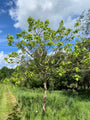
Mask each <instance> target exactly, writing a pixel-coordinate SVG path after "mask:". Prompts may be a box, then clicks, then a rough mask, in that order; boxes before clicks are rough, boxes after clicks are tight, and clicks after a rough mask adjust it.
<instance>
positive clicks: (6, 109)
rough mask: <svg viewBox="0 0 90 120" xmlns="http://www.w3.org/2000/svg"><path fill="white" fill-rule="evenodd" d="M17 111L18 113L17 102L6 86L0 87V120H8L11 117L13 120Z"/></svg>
mask: <svg viewBox="0 0 90 120" xmlns="http://www.w3.org/2000/svg"><path fill="white" fill-rule="evenodd" d="M17 110H18V111H19V107H18V106H17V101H16V99H15V97H14V96H13V95H12V93H11V92H10V90H9V88H8V86H5V85H0V120H9V119H11V117H12V120H14V117H16V116H15V112H17ZM13 116H14V117H13Z"/></svg>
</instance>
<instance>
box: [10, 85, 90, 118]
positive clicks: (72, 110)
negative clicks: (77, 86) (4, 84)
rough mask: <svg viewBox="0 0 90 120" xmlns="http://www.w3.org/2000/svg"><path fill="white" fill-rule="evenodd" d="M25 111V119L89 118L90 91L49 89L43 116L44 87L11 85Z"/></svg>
mask: <svg viewBox="0 0 90 120" xmlns="http://www.w3.org/2000/svg"><path fill="white" fill-rule="evenodd" d="M10 90H11V91H12V93H13V94H14V95H15V96H16V98H17V101H18V103H19V105H20V107H21V110H22V111H23V116H22V118H21V119H24V120H48V119H51V120H72V119H73V120H89V119H90V93H78V92H75V91H73V92H71V91H52V93H50V92H49V91H47V107H46V114H45V116H42V102H43V89H35V90H32V89H20V88H12V87H10Z"/></svg>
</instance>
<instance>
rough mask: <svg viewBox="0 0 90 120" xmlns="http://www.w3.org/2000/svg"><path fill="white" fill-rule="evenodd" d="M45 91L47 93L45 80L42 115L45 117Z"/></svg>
mask: <svg viewBox="0 0 90 120" xmlns="http://www.w3.org/2000/svg"><path fill="white" fill-rule="evenodd" d="M46 91H47V80H46V78H45V79H44V96H43V115H45V112H46V98H47V95H46Z"/></svg>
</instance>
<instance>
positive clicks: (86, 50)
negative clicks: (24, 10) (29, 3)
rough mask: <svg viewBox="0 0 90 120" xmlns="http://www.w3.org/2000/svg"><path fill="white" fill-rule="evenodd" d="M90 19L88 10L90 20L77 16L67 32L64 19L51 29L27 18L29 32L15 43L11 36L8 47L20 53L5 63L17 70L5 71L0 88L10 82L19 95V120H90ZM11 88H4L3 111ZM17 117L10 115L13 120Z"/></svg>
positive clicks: (43, 23) (21, 33) (8, 58)
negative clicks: (11, 64) (7, 92)
mask: <svg viewBox="0 0 90 120" xmlns="http://www.w3.org/2000/svg"><path fill="white" fill-rule="evenodd" d="M89 18H90V10H88V14H87V17H85V16H84V13H83V14H82V15H81V16H80V17H79V19H78V20H77V22H76V23H75V26H74V29H71V28H65V26H64V22H63V20H62V21H61V22H60V23H59V28H58V29H57V30H53V29H52V28H50V27H49V21H48V20H46V21H45V22H43V21H41V20H35V19H33V18H32V17H29V18H28V20H27V22H28V30H27V31H22V32H19V33H17V34H16V39H17V41H16V39H14V37H13V36H12V35H7V39H8V45H9V46H13V47H14V46H15V47H17V48H18V49H19V50H20V51H19V52H12V53H11V54H9V55H8V57H7V58H5V60H6V61H7V62H8V63H17V64H18V65H17V67H16V68H15V69H9V68H7V67H3V68H2V69H1V70H0V83H3V82H4V83H8V84H9V85H8V86H9V89H10V91H12V93H13V94H14V95H15V96H16V99H17V101H18V105H19V109H20V110H19V112H20V115H21V114H22V113H23V114H22V117H21V116H18V115H17V119H22V120H24V119H25V120H29V119H32V120H44V119H45V120H47V119H51V120H54V119H55V120H71V119H73V120H89V119H90V94H89V92H90V78H89V74H90V37H89V33H90V31H89V25H90V22H89ZM83 26H84V28H83ZM10 85H14V87H15V89H14V88H12V87H10ZM16 86H17V87H16ZM7 88H8V87H6V88H5V87H4V90H3V88H2V89H1V95H0V96H1V97H0V100H1V103H2V104H1V106H2V105H3V102H4V101H6V97H5V94H6V92H5V91H6V90H7ZM9 89H8V90H9ZM56 90H57V91H56ZM59 90H61V91H59ZM43 93H44V95H43ZM52 93H53V94H52ZM5 107H6V105H5ZM5 107H4V108H5ZM1 108H2V107H1ZM16 108H17V109H18V107H15V109H16ZM17 109H16V111H17ZM19 112H15V113H12V114H13V119H14V117H15V114H16V113H19ZM12 114H10V117H12ZM86 116H87V117H86ZM2 117H3V116H2ZM8 119H9V118H8ZM10 119H11V118H10Z"/></svg>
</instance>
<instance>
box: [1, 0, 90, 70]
mask: <svg viewBox="0 0 90 120" xmlns="http://www.w3.org/2000/svg"><path fill="white" fill-rule="evenodd" d="M89 8H90V0H0V68H1V67H3V66H8V67H12V65H9V64H7V63H6V62H5V61H4V57H5V56H7V55H8V54H9V53H11V52H12V51H18V49H17V48H14V47H9V46H8V45H7V42H6V41H7V39H6V36H7V34H11V35H13V36H15V35H16V33H18V32H20V31H21V30H24V29H25V30H26V29H27V22H26V20H27V18H28V17H29V16H32V17H34V18H35V19H38V18H39V19H41V20H43V21H44V20H45V19H49V20H50V23H51V24H50V26H51V27H52V28H53V29H56V28H57V27H58V24H59V22H60V20H62V19H63V20H64V22H65V26H66V27H71V26H73V25H74V23H75V21H76V19H77V17H78V16H79V15H80V14H81V13H82V11H83V10H85V9H89ZM14 66H15V65H14Z"/></svg>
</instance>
